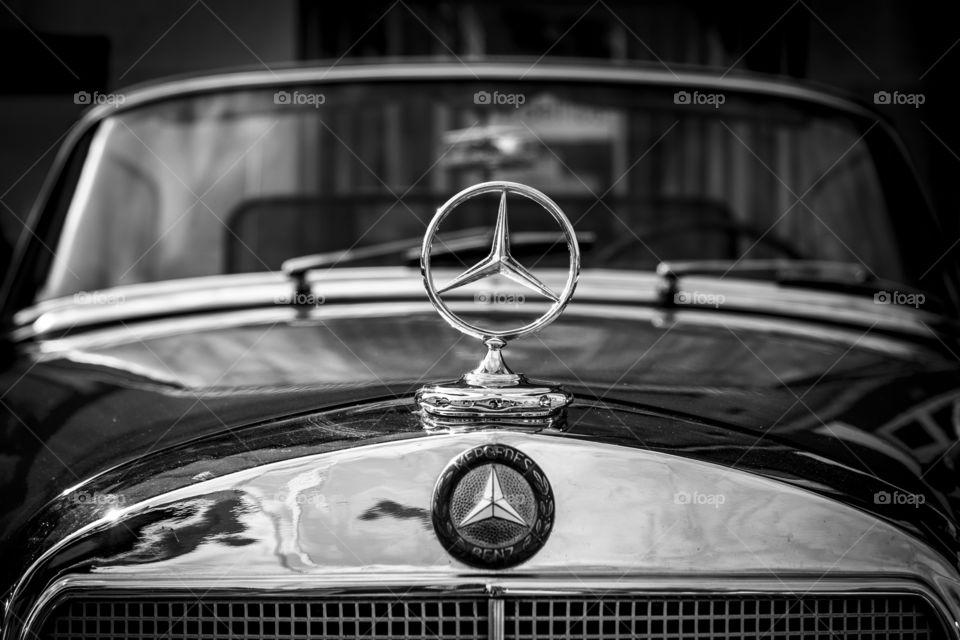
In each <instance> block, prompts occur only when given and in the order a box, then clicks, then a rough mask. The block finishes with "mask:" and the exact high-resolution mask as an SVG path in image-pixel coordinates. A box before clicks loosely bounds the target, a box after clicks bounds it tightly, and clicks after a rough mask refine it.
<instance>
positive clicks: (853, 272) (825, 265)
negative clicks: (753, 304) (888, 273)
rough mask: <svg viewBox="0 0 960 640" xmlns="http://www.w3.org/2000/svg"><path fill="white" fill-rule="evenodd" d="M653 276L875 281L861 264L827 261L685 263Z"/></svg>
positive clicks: (659, 270) (669, 265)
mask: <svg viewBox="0 0 960 640" xmlns="http://www.w3.org/2000/svg"><path fill="white" fill-rule="evenodd" d="M657 275H659V276H661V277H663V278H669V277H677V278H682V277H684V276H717V277H724V276H728V275H729V276H732V277H735V278H756V279H760V280H771V281H774V282H777V283H778V284H789V283H791V282H796V281H804V282H806V281H814V282H824V283H826V282H843V283H847V284H853V283H857V284H862V283H868V282H875V281H877V278H876V277H875V276H874V275H873V274H872V273H870V271H868V270H867V268H866V267H864V266H863V265H861V264H857V263H855V262H830V261H827V260H784V259H774V260H741V261H739V262H734V261H732V260H688V261H677V262H661V263H660V264H659V265H657Z"/></svg>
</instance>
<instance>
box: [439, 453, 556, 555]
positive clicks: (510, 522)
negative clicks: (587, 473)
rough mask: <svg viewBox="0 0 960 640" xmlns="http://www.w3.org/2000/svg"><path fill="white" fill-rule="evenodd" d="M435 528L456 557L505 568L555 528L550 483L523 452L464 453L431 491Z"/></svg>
mask: <svg viewBox="0 0 960 640" xmlns="http://www.w3.org/2000/svg"><path fill="white" fill-rule="evenodd" d="M432 511H433V528H434V530H435V531H436V533H437V537H438V538H439V539H440V542H441V543H442V544H443V546H444V547H445V548H446V549H447V551H448V552H449V553H450V555H452V556H453V557H455V558H457V559H458V560H461V561H463V562H465V563H467V564H469V565H472V566H474V567H481V568H484V569H504V568H506V567H512V566H515V565H518V564H520V563H521V562H524V561H525V560H527V559H528V558H530V557H531V556H532V555H533V554H535V553H536V552H537V551H539V550H540V549H541V547H543V545H544V543H545V542H546V541H547V537H548V536H549V535H550V530H551V529H552V528H553V515H554V501H553V491H552V490H551V489H550V482H549V481H548V480H547V477H546V476H545V475H544V473H543V471H542V470H541V469H540V467H539V466H538V465H537V463H535V462H534V461H533V460H532V459H530V457H529V456H527V455H526V454H525V453H523V452H521V451H518V450H517V449H514V448H513V447H510V446H507V445H504V444H485V445H481V446H479V447H474V448H473V449H469V450H468V451H464V452H463V453H461V454H460V455H459V456H457V457H456V458H454V459H453V460H452V461H451V462H450V464H448V465H447V466H446V468H445V469H444V470H443V472H442V473H441V474H440V477H439V478H438V479H437V485H436V487H435V488H434V490H433V509H432Z"/></svg>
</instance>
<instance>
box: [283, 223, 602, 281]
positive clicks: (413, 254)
mask: <svg viewBox="0 0 960 640" xmlns="http://www.w3.org/2000/svg"><path fill="white" fill-rule="evenodd" d="M577 241H578V242H579V243H580V244H590V243H593V242H595V241H596V234H595V233H593V232H590V231H587V232H581V233H578V234H577ZM563 242H564V238H563V234H562V233H559V232H540V231H516V232H514V233H512V234H511V235H510V243H511V245H512V246H514V247H520V246H524V245H528V246H529V245H550V244H554V243H563ZM422 244H423V237H416V238H405V239H403V240H390V241H388V242H381V243H378V244H372V245H369V246H366V247H357V248H355V249H344V250H340V251H327V252H325V253H315V254H311V255H307V256H299V257H296V258H290V259H288V260H284V261H283V264H282V265H281V266H280V269H281V270H282V271H283V272H284V273H285V274H286V275H287V276H288V277H289V278H290V279H291V280H293V281H294V283H296V286H297V293H298V294H304V293H309V289H308V287H307V283H306V277H307V273H308V272H310V271H313V270H314V269H322V268H323V267H330V266H334V265H340V264H345V263H349V262H358V261H361V260H369V259H370V258H380V257H383V256H389V255H393V254H402V255H403V257H404V260H405V261H407V262H416V261H418V260H419V259H420V247H421V246H422ZM492 244H493V231H492V229H490V227H468V228H467V229H461V230H459V231H455V232H451V233H447V234H445V235H444V237H443V240H442V241H441V242H440V244H439V246H437V247H435V248H434V250H433V255H435V256H440V255H449V254H454V253H457V252H458V251H469V250H474V249H484V248H487V247H490V246H492Z"/></svg>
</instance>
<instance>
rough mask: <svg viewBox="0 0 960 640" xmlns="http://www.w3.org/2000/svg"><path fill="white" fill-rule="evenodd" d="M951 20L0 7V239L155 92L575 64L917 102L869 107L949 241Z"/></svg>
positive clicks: (843, 8)
mask: <svg viewBox="0 0 960 640" xmlns="http://www.w3.org/2000/svg"><path fill="white" fill-rule="evenodd" d="M953 9H954V6H953V5H952V3H942V4H938V3H932V2H906V1H902V0H901V1H889V2H876V1H870V0H857V1H853V2H844V3H837V2H826V1H815V0H795V1H793V2H789V1H781V0H771V1H768V2H762V3H759V2H758V3H752V2H739V1H736V2H695V1H689V0H688V1H674V2H664V1H659V2H658V1H651V0H648V1H640V2H617V1H614V0H605V1H599V0H598V1H596V2H592V3H591V2H537V1H535V0H533V1H531V0H510V1H509V2H507V1H502V2H488V3H482V4H481V3H472V2H458V3H453V2H420V1H416V0H408V1H405V2H399V1H398V2H393V3H377V2H363V1H361V0H354V1H353V2H342V3H324V2H310V1H309V0H271V1H270V2H262V1H260V2H258V1H254V0H165V1H162V2H161V1H159V0H156V1H145V0H143V1H130V0H126V1H121V0H84V1H82V2H78V1H76V0H0V60H2V67H0V69H2V71H0V77H2V81H0V132H2V133H0V141H2V143H0V229H2V231H3V233H4V235H5V236H6V237H7V238H8V240H9V239H12V238H13V237H14V236H15V235H16V234H19V233H20V231H21V230H22V224H21V220H24V219H25V218H26V215H27V213H28V211H29V208H30V205H31V204H32V202H33V199H34V197H35V196H36V193H37V190H38V189H39V186H40V184H41V181H42V180H43V177H44V174H45V172H46V170H47V168H48V166H49V164H50V162H51V160H52V158H53V155H54V153H55V151H56V149H57V147H58V145H59V143H60V141H61V140H62V139H63V137H64V135H65V134H66V132H67V130H68V128H69V127H70V125H71V124H72V123H73V122H74V121H75V120H76V118H77V117H78V116H79V115H80V114H81V112H82V111H83V109H84V108H85V106H84V105H83V104H77V101H76V100H75V98H74V94H75V93H76V92H78V91H88V92H92V91H100V92H105V91H110V90H115V89H117V88H120V87H124V86H127V85H131V84H136V83H141V82H144V81H149V80H153V79H156V78H161V77H165V76H170V75H176V74H183V73H192V72H200V71H207V70H213V69H220V68H224V67H237V66H255V67H266V68H269V67H271V66H272V65H277V64H279V63H284V62H289V61H298V60H311V59H320V58H325V59H334V60H336V59H341V58H342V59H344V60H346V59H349V58H354V57H372V56H402V55H416V56H436V57H439V58H451V59H454V57H455V56H456V57H459V58H462V59H465V60H466V59H469V57H475V56H482V55H498V56H499V55H512V54H517V55H526V56H533V57H535V58H537V57H540V56H551V57H553V56H564V57H569V56H575V57H589V58H600V59H607V60H611V61H625V60H641V61H647V62H651V63H653V64H660V65H665V66H667V67H668V68H669V67H672V66H674V65H681V64H697V65H709V66H711V67H715V68H716V69H717V70H718V73H724V72H725V71H727V70H729V69H733V70H734V71H760V72H765V73H773V74H780V75H785V76H791V77H796V78H803V79H806V80H812V81H815V82H819V83H825V84H829V85H833V86H836V87H839V88H841V89H843V90H845V91H847V92H849V93H851V94H853V95H854V96H856V97H858V98H859V99H861V100H863V101H864V102H869V103H872V102H873V96H874V93H875V92H877V91H881V90H885V91H890V92H893V91H900V92H902V93H921V94H923V96H924V104H922V105H921V106H920V107H919V108H916V107H913V106H909V105H882V106H880V107H878V108H879V109H880V111H881V112H882V113H883V114H884V115H886V116H887V117H889V118H890V119H891V120H893V121H894V123H895V124H896V126H897V127H898V128H899V130H900V131H901V133H902V135H903V136H904V139H905V142H906V145H907V147H908V150H909V152H910V153H911V155H912V157H913V159H914V161H915V162H916V164H917V168H918V171H919V173H920V177H921V180H922V182H923V183H924V185H925V187H926V188H927V191H928V193H929V194H930V197H931V200H932V201H933V204H934V206H935V208H936V209H937V210H938V212H939V215H940V216H941V219H942V221H943V223H944V225H945V227H946V232H947V233H949V234H951V236H956V234H957V227H958V224H957V223H958V216H957V214H956V213H957V210H958V206H960V193H958V190H957V189H956V184H955V183H956V182H957V180H956V178H957V176H960V152H958V151H956V150H960V131H958V128H960V125H958V119H957V117H956V116H955V113H956V106H957V102H956V100H955V99H954V95H955V91H954V88H955V85H956V83H957V78H958V77H960V73H958V71H960V46H957V45H958V42H960V24H958V23H957V21H956V20H955V19H954V16H953Z"/></svg>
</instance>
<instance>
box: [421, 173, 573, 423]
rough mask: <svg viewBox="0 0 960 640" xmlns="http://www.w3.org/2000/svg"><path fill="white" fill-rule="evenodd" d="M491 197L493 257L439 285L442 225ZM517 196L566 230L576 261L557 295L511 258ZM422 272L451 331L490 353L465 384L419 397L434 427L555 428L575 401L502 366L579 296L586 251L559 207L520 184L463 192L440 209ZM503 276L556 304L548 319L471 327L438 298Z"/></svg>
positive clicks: (426, 238)
mask: <svg viewBox="0 0 960 640" xmlns="http://www.w3.org/2000/svg"><path fill="white" fill-rule="evenodd" d="M487 193H499V194H500V206H499V210H498V213H497V222H496V225H495V227H494V230H493V242H492V246H491V249H490V253H489V254H488V255H487V256H486V257H485V258H483V259H482V260H480V262H478V263H476V264H475V265H473V266H472V267H470V268H468V269H467V270H466V271H464V272H463V273H461V274H460V275H458V276H457V277H455V278H454V279H453V280H451V281H450V282H448V283H446V284H444V285H442V286H439V287H438V286H437V284H436V283H435V282H434V279H433V271H432V269H431V265H430V255H431V251H432V248H433V242H434V238H435V237H436V235H437V232H438V230H439V228H440V225H441V223H443V221H444V220H445V219H446V218H447V216H449V215H450V214H451V213H452V212H453V210H454V209H456V208H457V207H458V206H459V205H461V204H463V203H464V202H465V201H467V200H470V199H472V198H475V197H477V196H480V195H483V194H487ZM508 194H518V195H521V196H524V197H526V198H528V199H530V200H533V201H534V202H536V203H537V204H539V205H540V206H541V207H543V208H544V209H545V210H546V211H547V212H548V213H549V214H550V215H551V216H552V217H553V219H554V220H555V221H556V222H557V224H558V225H559V226H560V230H561V231H562V233H563V237H564V240H565V241H566V244H567V250H568V252H569V254H570V262H569V269H568V272H567V280H566V284H565V285H564V287H563V290H562V291H560V292H559V293H557V292H555V291H554V290H552V289H551V288H550V287H548V286H547V285H546V284H544V283H543V282H542V281H541V280H540V279H539V278H537V277H536V276H535V275H534V274H533V273H531V272H530V271H529V270H528V269H527V268H526V267H524V266H523V265H522V264H520V263H519V262H518V261H517V260H516V258H514V257H513V255H512V254H511V253H510V225H509V219H508V218H509V216H508V214H507V195H508ZM420 270H421V272H422V274H423V282H424V285H425V287H426V290H427V296H428V297H429V298H430V302H431V303H433V306H434V307H435V308H436V309H437V312H438V313H439V314H440V315H441V316H442V317H443V319H444V320H446V321H447V323H448V324H450V326H452V327H453V328H455V329H457V330H458V331H460V332H462V333H464V334H466V335H468V336H472V337H474V338H477V339H479V340H481V341H483V343H484V344H485V345H486V347H487V353H486V356H485V357H484V358H483V360H482V361H481V362H480V365H479V366H478V367H477V368H476V369H474V370H473V371H470V372H468V373H465V374H464V375H463V377H462V378H460V380H458V381H456V382H453V383H447V384H440V385H428V386H425V387H423V388H421V389H420V390H419V391H418V392H417V404H418V405H419V407H420V409H421V415H422V417H423V420H424V423H425V424H426V426H427V427H428V428H457V427H461V428H469V427H470V426H476V425H477V424H478V423H479V422H482V423H483V424H484V425H490V424H495V425H502V426H520V427H524V426H525V427H530V428H533V429H541V428H545V427H553V426H557V425H558V424H559V423H560V422H561V421H562V419H563V416H564V412H565V408H566V406H567V405H568V404H570V401H571V400H572V396H571V395H570V394H569V393H567V392H565V391H564V390H563V389H561V388H560V387H557V386H550V385H546V384H538V383H533V382H531V381H528V380H527V379H526V378H525V377H524V376H523V375H522V374H519V373H514V372H513V371H511V370H510V368H509V367H508V366H507V364H506V363H505V362H504V359H503V353H502V350H503V348H504V347H505V346H507V343H508V342H509V341H510V340H513V339H515V338H520V337H523V336H525V335H528V334H530V333H533V332H536V331H539V330H541V329H543V328H544V327H546V326H547V325H549V324H550V323H551V322H553V321H554V320H556V319H557V317H558V316H559V315H560V314H561V313H563V310H564V308H566V306H567V303H569V302H570V298H571V297H573V292H574V289H576V286H577V278H578V277H579V275H580V247H579V246H578V244H577V236H576V233H575V232H574V230H573V225H572V224H570V220H569V219H567V217H566V215H564V213H563V211H562V210H561V209H560V207H559V206H557V204H556V203H555V202H554V201H553V200H551V199H550V198H548V197H547V196H546V195H544V194H543V193H541V192H540V191H537V190H536V189H534V188H532V187H528V186H526V185H522V184H518V183H516V182H502V181H498V182H484V183H481V184H477V185H474V186H472V187H469V188H467V189H464V190H463V191H461V192H460V193H458V194H456V195H455V196H453V197H452V198H450V199H449V200H448V201H447V202H446V203H444V204H443V206H441V207H440V208H439V209H437V213H436V215H434V217H433V220H432V221H431V222H430V225H429V226H428V227H427V233H426V235H425V236H424V239H423V247H422V248H421V251H420ZM497 275H500V276H503V277H505V278H508V279H510V280H512V281H513V282H516V283H518V284H520V285H522V286H523V287H525V288H527V289H529V290H530V291H532V292H533V293H534V294H536V295H538V296H541V297H542V298H544V299H546V300H550V301H551V302H552V303H553V304H551V306H550V308H549V309H548V310H547V311H546V313H544V314H543V315H541V316H539V317H538V318H536V319H535V320H533V321H531V322H530V323H528V324H525V325H523V326H521V327H518V328H516V329H509V330H505V331H504V330H499V331H498V330H494V329H489V328H484V327H479V326H477V325H474V324H471V323H469V322H467V321H466V320H464V319H463V318H461V317H459V316H457V315H456V314H455V313H453V311H451V309H450V307H449V306H448V305H447V303H446V302H444V300H443V299H442V298H441V297H440V296H441V294H444V293H447V292H449V291H452V290H454V289H457V288H459V287H463V286H465V285H468V284H470V283H473V282H477V281H478V280H482V279H484V278H488V277H492V276H497Z"/></svg>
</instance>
